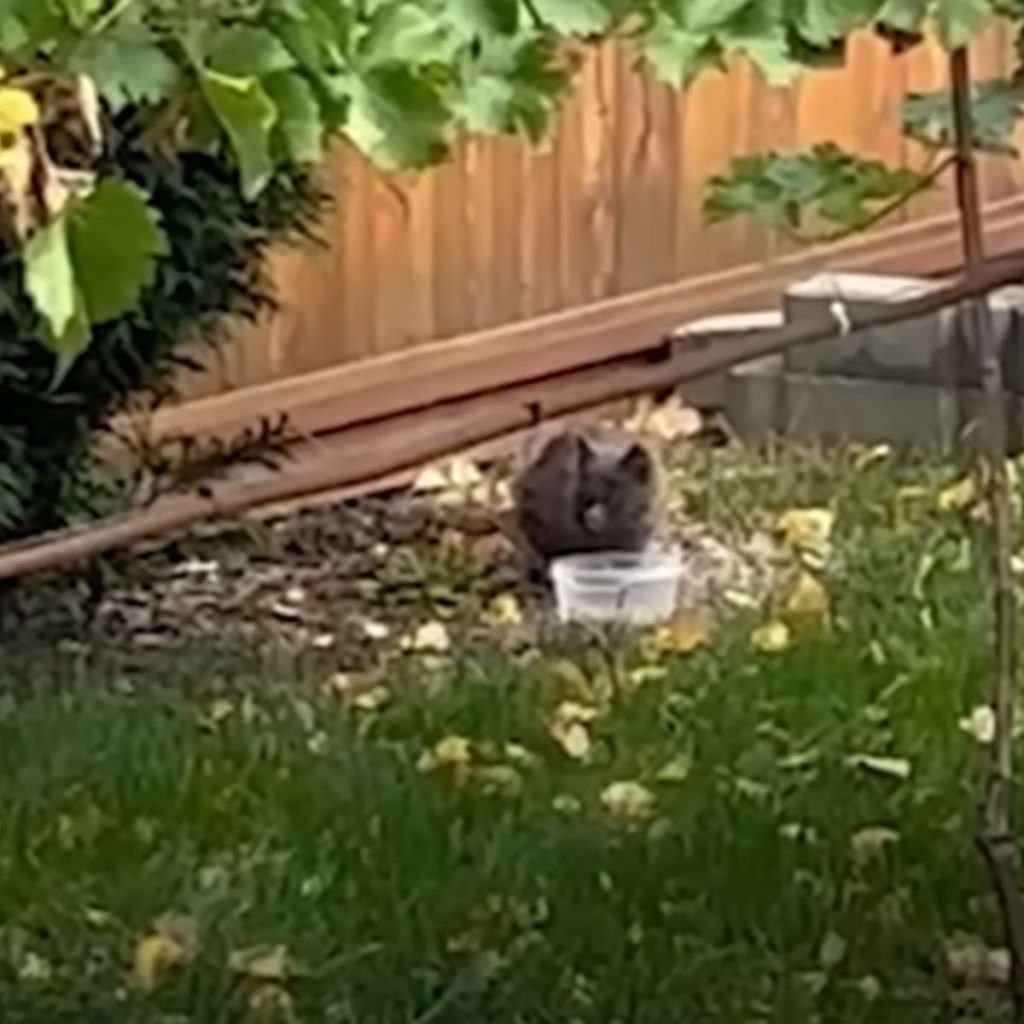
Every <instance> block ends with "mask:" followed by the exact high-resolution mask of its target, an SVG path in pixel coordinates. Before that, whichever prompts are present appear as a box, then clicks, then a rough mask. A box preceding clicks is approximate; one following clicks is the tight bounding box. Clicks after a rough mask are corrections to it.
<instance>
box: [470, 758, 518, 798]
mask: <svg viewBox="0 0 1024 1024" xmlns="http://www.w3.org/2000/svg"><path fill="white" fill-rule="evenodd" d="M471 778H473V779H474V780H475V781H476V782H477V783H478V784H479V785H480V787H481V788H482V789H483V791H484V792H485V793H488V794H490V795H491V796H503V797H509V798H513V797H517V796H519V795H520V794H521V793H522V791H523V776H522V775H521V774H520V772H519V771H518V769H516V768H513V767H512V765H510V764H489V765H483V766H481V767H479V768H474V769H473V772H472V775H471Z"/></svg>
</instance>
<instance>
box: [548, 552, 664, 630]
mask: <svg viewBox="0 0 1024 1024" xmlns="http://www.w3.org/2000/svg"><path fill="white" fill-rule="evenodd" d="M682 577H683V559H682V554H681V553H680V552H679V551H678V550H676V549H671V548H669V549H665V548H649V549H648V550H646V551H641V552H627V551H601V552H595V553H594V554H585V555H568V556H566V557H564V558H559V559H556V560H555V561H554V562H553V563H552V566H551V580H552V583H553V584H554V588H555V602H556V604H557V607H558V616H559V618H560V619H561V620H562V621H563V622H601V623H623V624H627V625H633V626H645V625H653V624H655V623H658V622H664V621H665V620H667V619H670V618H672V616H673V615H674V614H675V612H676V609H677V607H678V604H679V589H680V584H681V582H682Z"/></svg>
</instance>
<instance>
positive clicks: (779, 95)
mask: <svg viewBox="0 0 1024 1024" xmlns="http://www.w3.org/2000/svg"><path fill="white" fill-rule="evenodd" d="M1010 47H1011V40H1010V38H1009V35H1008V32H1007V31H1006V29H1005V28H995V29H993V30H992V31H991V32H989V33H987V34H986V35H985V36H984V37H983V38H982V39H980V40H979V42H978V44H977V45H976V47H975V68H976V74H977V77H979V78H984V77H989V76H992V75H995V74H998V73H1000V72H1002V71H1004V70H1005V69H1006V68H1008V67H1009V59H1010ZM944 81H945V67H944V63H943V60H942V56H941V53H940V52H939V51H938V49H937V48H936V47H920V48H917V49H915V50H913V51H910V52H909V53H907V54H904V55H901V56H895V55H893V54H892V53H891V52H890V51H889V48H888V46H887V45H886V44H885V43H883V42H882V41H880V40H877V39H875V38H874V37H872V36H868V35H864V36H857V37H854V38H853V39H852V40H851V41H850V43H849V45H848V47H847V55H846V61H845V64H844V66H843V67H841V68H837V69H827V70H821V71H816V72H814V73H812V74H811V75H810V76H808V77H807V78H806V79H805V80H804V81H803V82H801V83H800V84H799V85H797V86H796V87H794V88H793V89H790V90H778V89H775V90H773V89H770V88H768V87H767V86H766V85H765V84H764V83H763V82H762V81H761V80H760V78H759V77H758V76H757V74H756V73H755V72H754V71H753V70H752V69H751V68H750V67H749V66H747V65H745V64H742V63H740V64H738V65H737V66H735V67H734V68H733V69H732V70H731V71H730V72H729V73H727V74H719V73H712V74H709V75H706V76H704V77H703V78H701V79H700V80H699V81H698V82H697V83H696V85H695V86H694V87H693V88H692V89H691V90H690V91H689V92H688V93H687V94H686V95H680V94H677V93H675V92H673V91H671V90H669V89H667V88H665V87H663V86H660V85H658V84H656V83H655V82H654V81H653V80H652V79H651V78H649V77H648V76H647V75H646V73H645V72H644V71H643V70H641V69H640V68H639V67H638V65H637V60H636V55H635V53H633V52H632V51H630V50H629V49H628V48H627V47H626V46H607V47H604V48H602V49H600V50H597V51H593V52H591V53H590V54H589V56H588V57H587V59H586V60H585V62H584V64H583V67H582V68H581V70H580V72H579V75H578V79H577V83H576V91H575V94H574V96H573V98H572V100H571V101H570V102H569V103H568V104H567V107H566V109H565V111H564V114H563V117H562V120H561V125H560V129H559V130H558V131H556V132H555V134H554V135H553V137H552V138H551V139H550V140H548V142H546V143H545V144H544V145H542V146H540V147H538V148H531V147H530V146H529V145H528V144H527V143H525V142H523V141H522V140H518V139H511V138H500V139H489V140H481V139H474V140H470V141H467V142H464V143H462V144H460V145H459V146H458V147H457V149H456V152H455V154H454V156H453V158H452V160H451V161H450V162H449V163H448V164H447V165H446V166H445V167H442V168H439V169H437V170H435V171H430V172H424V173H417V174H402V175H391V176H388V177H385V176H384V175H382V174H380V173H379V172H378V171H376V170H375V169H374V168H372V167H371V166H370V164H369V163H368V162H367V161H366V160H365V159H364V158H363V157H362V156H361V155H359V154H358V153H356V152H354V151H353V150H352V149H351V148H349V147H345V146H339V147H338V149H337V151H336V152H335V153H334V154H333V156H332V157H331V160H330V162H329V177H330V182H331V183H332V185H333V186H334V188H335V191H336V193H337V197H338V199H337V206H336V208H335V210H334V211H332V212H331V213H330V214H329V215H328V217H327V219H326V220H325V223H324V226H323V234H324V236H325V237H326V239H327V241H328V243H329V246H328V249H327V250H326V251H323V252H316V251H302V252H298V253H296V252H288V253H281V254H279V255H277V256H276V257H275V260H274V267H275V273H276V276H277V280H278V282H279V284H280V292H281V305H282V310H281V313H280V314H279V315H278V316H276V317H275V318H273V319H272V320H269V321H268V322H266V323H263V324H260V325H258V326H257V327H255V328H252V329H247V330H244V331H243V332H242V336H241V338H240V339H239V344H238V345H237V346H235V347H234V349H233V350H232V352H231V353H230V354H229V355H228V356H227V358H225V359H224V360H222V361H221V365H220V367H219V368H218V367H214V368H213V370H212V372H211V373H210V374H209V375H207V376H206V377H205V378H202V379H200V380H199V381H196V382H195V383H194V385H193V384H192V383H188V384H187V385H186V392H187V393H188V394H190V395H192V396H199V395H208V394H211V393H213V392H216V391H217V390H229V389H232V388H235V387H240V386H247V385H253V384H258V383H263V382H267V381H274V380H282V379H287V378H289V377H292V376H296V375H299V374H303V373H308V372H310V371H314V370H322V369H327V368H330V367H335V366H339V365H343V364H345V363H348V362H356V361H359V360H361V359H365V358H367V357H370V356H374V355H380V354H384V353H389V352H395V351H398V350H402V349H407V348H410V347H415V346H419V345H422V344H425V343H429V342H431V341H436V340H440V339H444V338H450V337H453V336H456V335H462V334H465V333H467V332H471V331H476V330H481V329H484V328H488V327H493V326H495V325H499V324H507V323H513V322H516V321H520V320H523V319H526V318H529V317H533V316H538V315H541V314H545V313H549V312H552V311H556V310H564V309H571V308H574V307H577V306H580V305H582V304H586V303H591V302H597V301H600V300H604V299H609V298H612V297H615V296H620V295H627V294H630V293H632V292H635V291H639V290H642V289H646V288H651V287H654V286H657V285H662V284H666V283H669V282H673V281H678V280H680V279H682V278H688V277H691V276H694V275H698V274H706V273H709V272H712V271H717V270H724V269H727V268H730V267H735V266H740V265H744V264H748V263H751V262H756V261H760V260H764V259H768V258H771V257H772V256H774V255H782V254H784V253H785V252H787V251H790V250H791V249H792V246H791V245H790V244H783V243H780V241H779V239H777V238H773V237H771V235H770V234H769V233H768V232H767V231H765V230H763V229H760V228H757V227H755V226H752V225H751V224H749V223H746V224H744V223H737V224H727V225H720V226H716V227H708V226H706V225H704V223H703V221H702V218H701V214H700V199H701V192H702V189H703V187H704V185H705V184H706V182H707V180H708V178H709V177H710V176H712V175H713V174H715V173H717V172H720V171H722V170H723V169H724V168H725V167H726V166H727V164H728V162H729V160H730V159H731V158H732V157H733V156H736V155H738V154H740V153H744V152H750V151H753V150H756V149H763V148H788V147H791V146H794V145H800V146H805V145H808V144H811V143H814V142H818V141H824V140H832V141H836V142H839V143H840V144H842V145H844V146H847V147H849V148H851V149H855V150H857V151H859V152H861V153H865V154H868V155H873V156H877V157H880V158H883V159H886V160H889V161H895V162H903V163H904V164H906V165H908V166H921V165H922V161H923V154H922V153H921V151H920V148H919V147H917V146H915V145H913V144H911V143H907V142H906V141H905V140H904V138H903V137H902V135H901V133H900V130H899V109H900V103H901V101H902V99H903V97H904V96H905V95H906V93H907V92H908V91H923V90H928V89H934V88H936V87H939V86H941V85H942V84H943V82H944ZM983 180H984V184H985V190H986V196H987V198H989V199H999V198H1003V197H1005V196H1008V195H1012V194H1014V193H1015V191H1016V190H1017V189H1019V188H1020V186H1021V184H1022V169H1021V166H1020V164H1019V163H1018V162H1016V161H1009V160H999V161H992V160H990V161H986V162H985V166H984V175H983ZM950 200H951V196H950V189H949V187H948V186H947V187H945V188H943V189H940V190H938V191H937V192H936V193H934V194H931V195H927V196H923V197H921V198H919V199H916V200H915V201H914V202H913V203H912V204H911V205H910V206H909V207H908V209H907V211H906V212H905V213H903V214H901V215H900V216H899V217H898V218H896V220H897V221H899V220H910V219H916V218H921V217H925V216H929V215H934V214H935V213H937V212H941V211H943V210H946V209H949V204H950Z"/></svg>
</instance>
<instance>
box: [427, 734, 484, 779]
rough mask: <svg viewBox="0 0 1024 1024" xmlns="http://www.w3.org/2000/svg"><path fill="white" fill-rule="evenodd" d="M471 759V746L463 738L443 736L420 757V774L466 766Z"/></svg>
mask: <svg viewBox="0 0 1024 1024" xmlns="http://www.w3.org/2000/svg"><path fill="white" fill-rule="evenodd" d="M472 759H473V744H472V743H471V742H470V740H468V739H467V738H466V737H465V736H445V737H444V739H442V740H439V741H438V742H437V743H435V744H434V746H433V747H432V748H431V749H430V750H426V751H424V752H423V754H422V755H421V756H420V759H419V763H418V767H419V769H420V771H422V772H431V771H435V770H436V769H438V768H451V767H456V766H459V765H467V764H469V763H470V761H471V760H472Z"/></svg>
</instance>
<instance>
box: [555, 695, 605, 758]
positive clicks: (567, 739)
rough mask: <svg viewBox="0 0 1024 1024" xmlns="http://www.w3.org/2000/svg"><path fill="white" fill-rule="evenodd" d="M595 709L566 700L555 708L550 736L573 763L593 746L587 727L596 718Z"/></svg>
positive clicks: (585, 754)
mask: <svg viewBox="0 0 1024 1024" xmlns="http://www.w3.org/2000/svg"><path fill="white" fill-rule="evenodd" d="M597 715H598V712H597V709H596V708H593V707H588V706H587V705H586V704H579V703H577V702H576V701H571V700H567V701H564V702H563V703H562V704H560V705H559V706H558V707H557V708H555V713H554V716H553V718H552V722H551V736H552V738H553V739H554V740H555V742H556V743H557V744H558V745H559V746H560V747H561V748H562V749H563V750H564V751H565V753H566V754H567V755H568V756H569V757H571V758H572V759H573V760H574V761H582V760H584V759H585V758H586V757H587V756H588V755H589V754H590V750H591V747H592V746H593V743H592V740H591V737H590V729H589V725H590V723H591V722H593V721H594V719H595V718H597Z"/></svg>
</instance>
